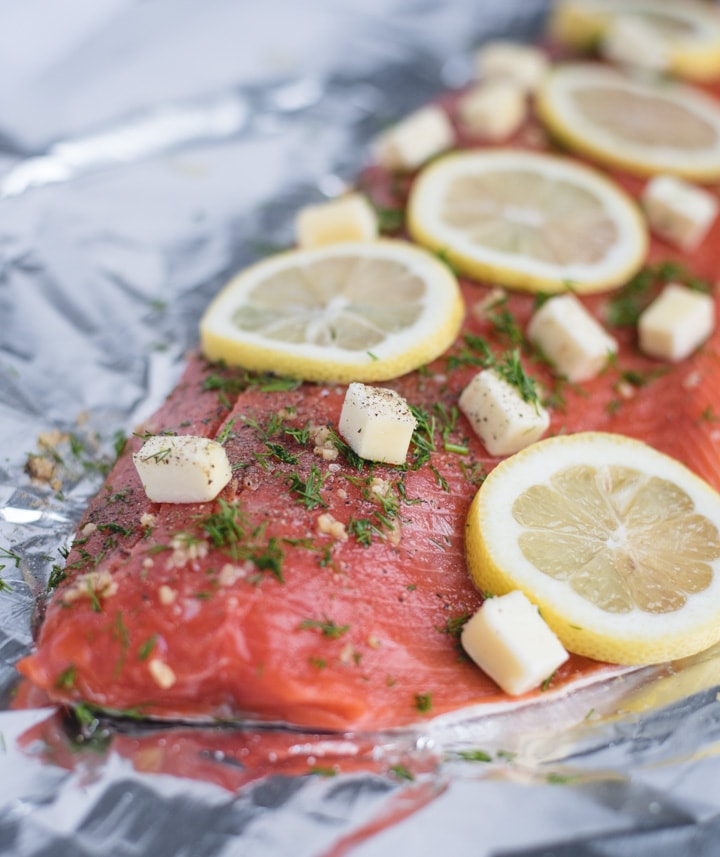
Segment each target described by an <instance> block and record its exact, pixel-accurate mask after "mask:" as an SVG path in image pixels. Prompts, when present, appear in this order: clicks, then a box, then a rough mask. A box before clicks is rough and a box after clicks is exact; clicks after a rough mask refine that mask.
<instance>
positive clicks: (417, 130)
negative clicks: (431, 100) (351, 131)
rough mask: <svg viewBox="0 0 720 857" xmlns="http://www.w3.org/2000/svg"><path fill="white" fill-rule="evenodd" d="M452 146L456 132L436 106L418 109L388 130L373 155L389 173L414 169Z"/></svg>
mask: <svg viewBox="0 0 720 857" xmlns="http://www.w3.org/2000/svg"><path fill="white" fill-rule="evenodd" d="M454 143H455V130H454V129H453V127H452V124H451V123H450V120H449V119H448V117H447V115H446V114H445V112H444V111H443V110H441V109H440V107H438V106H437V105H434V104H430V105H427V106H426V107H421V108H420V109H419V110H416V111H415V112H414V113H411V114H410V115H409V116H406V117H405V118H404V119H402V120H401V121H400V122H398V123H397V124H396V125H394V126H393V127H392V128H388V130H387V131H385V132H384V133H383V134H381V135H380V136H379V137H378V138H377V139H376V140H375V143H374V146H373V154H374V156H375V159H376V160H377V162H378V163H379V164H381V165H382V166H384V167H386V168H387V169H389V170H414V169H416V168H417V167H419V166H420V165H421V164H423V163H424V162H425V161H427V159H428V158H431V157H432V156H433V155H437V154H439V153H440V152H442V151H444V150H445V149H449V148H451V147H452V146H453V144H454Z"/></svg>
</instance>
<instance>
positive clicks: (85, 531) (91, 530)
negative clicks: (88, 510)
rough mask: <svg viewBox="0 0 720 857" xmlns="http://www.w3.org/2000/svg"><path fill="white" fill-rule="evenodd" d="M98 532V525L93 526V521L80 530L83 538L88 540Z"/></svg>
mask: <svg viewBox="0 0 720 857" xmlns="http://www.w3.org/2000/svg"><path fill="white" fill-rule="evenodd" d="M96 530H97V524H93V522H92V521H88V522H87V524H85V526H84V527H83V528H82V530H80V534H81V535H82V536H83V538H87V537H88V536H91V535H92V534H93V533H94V532H95V531H96Z"/></svg>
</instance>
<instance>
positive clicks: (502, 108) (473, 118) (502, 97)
mask: <svg viewBox="0 0 720 857" xmlns="http://www.w3.org/2000/svg"><path fill="white" fill-rule="evenodd" d="M457 109H458V116H459V117H460V122H461V123H462V126H463V128H464V129H465V130H466V131H468V132H470V133H471V134H480V135H482V136H483V137H488V138H489V139H491V140H501V139H503V138H505V137H509V136H511V135H512V134H514V133H515V131H517V129H518V128H519V127H520V125H521V124H522V122H523V120H524V119H525V115H526V112H527V100H526V96H525V92H524V90H523V89H522V88H521V87H520V86H518V85H517V84H516V83H515V82H513V81H511V80H503V79H498V80H488V81H487V82H486V83H478V84H476V85H475V86H473V87H472V88H471V89H469V90H468V91H467V92H466V93H465V94H464V95H463V96H462V97H461V98H460V100H459V101H458V108H457Z"/></svg>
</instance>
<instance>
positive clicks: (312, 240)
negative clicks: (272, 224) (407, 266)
mask: <svg viewBox="0 0 720 857" xmlns="http://www.w3.org/2000/svg"><path fill="white" fill-rule="evenodd" d="M378 231H379V230H378V219H377V214H376V213H375V209H374V208H373V207H372V205H371V204H370V202H369V201H368V200H367V198H366V197H365V196H363V195H362V194H361V193H349V194H347V195H345V196H341V197H338V198H337V199H333V200H330V201H329V202H324V203H319V204H317V205H306V206H305V207H304V208H301V209H300V211H299V212H298V213H297V216H296V218H295V234H296V236H297V243H298V245H299V246H300V247H302V248H310V247H322V246H324V245H326V244H338V243H340V242H341V241H373V240H374V239H375V238H377V237H378Z"/></svg>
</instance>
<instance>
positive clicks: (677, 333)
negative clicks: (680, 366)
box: [638, 283, 715, 362]
mask: <svg viewBox="0 0 720 857" xmlns="http://www.w3.org/2000/svg"><path fill="white" fill-rule="evenodd" d="M714 327H715V302H714V301H713V299H712V298H711V297H710V295H705V294H702V293H701V292H695V291H693V290H692V289H689V288H687V287H686V286H681V285H679V284H678V283H670V284H668V285H667V286H665V288H664V289H663V291H662V293H661V294H660V295H659V296H658V297H657V298H655V300H654V301H653V302H652V303H651V304H650V306H649V307H648V308H647V309H646V310H645V311H644V312H643V313H642V315H641V316H640V319H639V321H638V336H639V343H640V349H641V350H642V351H644V352H645V354H648V355H649V356H650V357H659V358H660V359H662V360H670V361H672V362H676V361H678V360H683V359H684V358H685V357H687V356H688V355H690V354H691V353H692V352H693V351H694V350H695V349H696V348H697V347H698V346H699V345H701V344H702V343H703V342H704V341H705V340H706V339H707V338H708V336H710V334H711V333H712V331H713V329H714Z"/></svg>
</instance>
